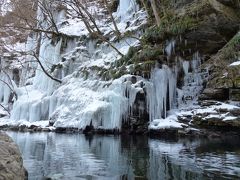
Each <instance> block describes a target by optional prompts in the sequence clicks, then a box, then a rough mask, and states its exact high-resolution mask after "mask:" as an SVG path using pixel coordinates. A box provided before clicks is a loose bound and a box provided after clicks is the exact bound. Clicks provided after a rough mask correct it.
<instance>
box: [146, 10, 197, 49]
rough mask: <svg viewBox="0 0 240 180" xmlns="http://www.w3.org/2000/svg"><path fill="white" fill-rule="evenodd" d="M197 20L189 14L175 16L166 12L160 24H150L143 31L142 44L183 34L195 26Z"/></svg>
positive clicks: (157, 41) (153, 42) (158, 42)
mask: <svg viewBox="0 0 240 180" xmlns="http://www.w3.org/2000/svg"><path fill="white" fill-rule="evenodd" d="M197 25H198V21H197V20H196V18H193V17H191V16H183V17H175V16H174V15H172V14H171V13H170V14H166V16H165V17H163V18H162V19H161V24H160V26H152V27H150V28H149V29H147V31H146V32H145V34H144V36H143V38H142V43H143V44H155V43H157V44H160V42H162V41H163V40H165V39H168V38H170V37H174V36H177V35H180V34H183V33H185V32H187V31H190V30H193V29H195V28H196V27H197Z"/></svg>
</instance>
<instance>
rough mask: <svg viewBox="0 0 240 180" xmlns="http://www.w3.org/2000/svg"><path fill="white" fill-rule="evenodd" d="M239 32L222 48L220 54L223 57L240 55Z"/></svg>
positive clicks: (230, 58)
mask: <svg viewBox="0 0 240 180" xmlns="http://www.w3.org/2000/svg"><path fill="white" fill-rule="evenodd" d="M239 52H240V33H238V34H237V35H235V36H234V37H233V38H232V39H231V40H230V41H229V42H228V43H227V45H226V46H225V47H224V48H223V50H222V55H223V58H224V59H227V60H232V59H234V58H237V57H238V56H239V55H240V53H239Z"/></svg>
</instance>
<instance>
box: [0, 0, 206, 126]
mask: <svg viewBox="0 0 240 180" xmlns="http://www.w3.org/2000/svg"><path fill="white" fill-rule="evenodd" d="M137 10H138V12H135V11H137ZM131 13H135V14H137V15H136V17H137V18H138V20H139V19H140V22H142V23H143V22H145V19H146V14H145V13H144V12H142V11H141V10H139V9H138V7H137V4H136V2H135V1H133V0H127V1H126V0H120V4H119V7H118V10H117V12H116V14H115V17H116V18H120V19H118V21H119V22H118V25H119V27H120V30H121V31H123V30H125V31H127V30H129V29H124V28H125V27H126V22H127V21H126V19H123V18H122V17H123V16H122V15H123V14H124V15H125V14H129V17H128V18H132V17H133V16H132V14H131ZM39 18H40V19H41V18H42V16H41V13H39ZM55 18H56V20H57V24H61V22H62V21H63V19H64V18H65V16H64V13H63V12H59V14H58V16H56V17H55ZM125 18H127V17H126V16H125ZM43 21H44V20H43ZM71 21H73V19H71V20H69V23H70V24H71ZM136 22H137V21H136ZM136 22H135V24H134V23H133V24H131V25H130V27H128V28H130V29H137V28H138V27H139V24H136ZM124 23H125V25H124V26H123V24H124ZM140 25H141V24H140ZM82 26H83V24H82V23H76V26H72V27H74V28H76V29H72V32H71V33H70V36H71V35H72V34H75V33H76V34H78V32H79V29H80V30H82V31H81V32H82V34H81V33H80V34H79V35H80V36H82V35H85V33H86V32H85V30H84V28H83V27H82ZM123 27H124V28H123ZM59 28H60V29H59V31H60V32H62V33H66V34H67V33H69V32H70V29H69V27H66V26H65V27H64V26H60V25H59ZM101 28H102V30H106V28H107V27H106V26H104V25H102V26H101ZM83 31H84V32H83ZM35 39H36V38H35V37H31V38H29V39H28V42H27V49H30V50H31V49H34V48H35V47H36V43H37V42H36V40H35ZM40 44H41V46H40V51H39V60H40V62H41V64H42V65H43V67H44V68H45V69H46V70H47V71H48V72H49V73H50V74H51V75H52V76H54V77H55V78H58V79H61V80H62V83H61V84H59V83H58V82H56V81H53V80H52V79H50V78H49V77H47V76H46V74H45V73H44V72H43V71H42V69H41V68H40V66H39V65H37V64H36V63H30V64H29V66H30V67H31V69H32V70H33V71H35V72H36V73H35V75H34V73H33V72H29V74H28V72H26V71H25V72H24V71H23V72H22V77H21V86H20V87H19V88H17V94H18V99H17V100H16V101H15V102H14V104H13V109H12V111H11V117H10V119H11V120H12V121H16V122H24V121H25V122H32V123H33V122H36V121H42V120H52V121H54V122H55V123H54V126H55V127H75V128H79V129H84V128H85V127H86V126H87V125H89V124H92V125H93V126H94V127H95V128H101V129H114V128H117V129H121V125H122V122H123V121H126V120H127V119H128V114H131V113H132V112H131V110H132V106H133V105H134V103H135V99H136V95H137V93H139V92H144V93H146V101H147V111H148V113H149V120H150V121H151V122H153V123H154V122H156V120H155V119H158V120H159V119H164V118H166V117H167V116H168V111H169V110H171V109H174V108H177V107H178V106H180V105H182V104H186V102H187V101H188V100H189V99H190V100H193V99H194V98H196V96H197V94H198V93H199V91H200V89H201V84H202V74H201V72H198V67H199V65H200V62H201V59H200V56H199V54H198V53H196V54H195V56H194V57H193V60H192V61H184V60H181V59H180V60H179V59H176V63H178V65H179V63H180V68H179V67H178V65H176V66H174V67H169V66H167V65H162V66H161V67H156V68H154V69H152V72H151V78H150V80H147V79H144V78H142V77H139V76H134V77H135V78H136V79H137V81H136V82H132V81H131V78H132V77H133V76H132V75H124V76H122V77H120V78H119V79H115V80H110V81H102V80H100V79H99V78H98V76H97V75H96V71H94V70H91V75H92V76H91V77H90V75H89V74H88V73H86V72H85V71H84V69H86V68H89V69H91V68H92V69H93V68H94V67H98V68H102V67H104V68H110V67H109V65H108V64H109V63H111V62H114V61H115V60H116V59H118V58H119V55H118V54H117V53H116V52H115V51H113V49H112V48H111V47H109V46H108V45H107V44H106V43H103V44H100V45H96V41H94V40H81V37H72V38H69V39H66V38H65V39H64V38H63V37H61V38H59V37H55V38H49V37H47V36H45V35H42V37H41V42H40ZM136 44H137V40H136V39H131V38H125V39H123V40H121V41H119V42H115V43H114V46H116V47H117V49H119V51H121V52H122V53H124V54H126V53H127V51H128V49H129V47H130V46H134V45H136ZM174 46H175V41H174V40H172V41H170V42H169V43H168V45H167V46H166V49H165V51H166V52H167V55H168V56H170V55H171V53H172V52H174ZM28 58H30V57H28ZM181 69H183V71H184V85H183V87H182V89H179V88H178V87H177V80H178V72H179V71H180V70H181ZM190 69H191V72H190ZM1 73H3V72H1ZM31 75H34V77H31ZM1 77H5V76H3V75H2V74H1ZM23 79H24V80H23ZM142 84H143V86H142ZM0 89H1V91H0V101H1V102H4V104H7V103H8V100H9V96H10V93H11V92H10V90H9V88H7V87H6V85H4V84H3V83H1V82H0ZM189 96H190V97H189ZM154 120H155V121H154ZM27 124H28V123H27ZM150 127H151V126H150Z"/></svg>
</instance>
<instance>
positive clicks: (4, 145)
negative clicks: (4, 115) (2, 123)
mask: <svg viewBox="0 0 240 180" xmlns="http://www.w3.org/2000/svg"><path fill="white" fill-rule="evenodd" d="M0 179H1V180H16V179H17V180H26V179H27V171H26V170H25V169H24V167H23V160H22V157H21V154H20V151H19V149H18V147H17V145H16V144H15V143H14V142H13V141H12V139H11V138H10V137H9V136H7V135H6V134H5V133H3V132H0Z"/></svg>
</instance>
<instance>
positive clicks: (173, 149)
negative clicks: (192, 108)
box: [8, 132, 240, 180]
mask: <svg viewBox="0 0 240 180" xmlns="http://www.w3.org/2000/svg"><path fill="white" fill-rule="evenodd" d="M8 134H9V135H10V136H11V137H12V138H13V139H14V141H15V142H17V144H18V145H19V147H20V149H21V151H22V153H23V158H24V165H25V167H26V168H27V170H28V172H29V177H30V178H29V179H31V180H35V179H36V180H38V179H43V178H44V177H51V178H52V179H68V180H71V179H72V180H75V179H111V180H114V179H153V180H155V179H156V180H161V179H164V180H165V179H171V180H174V179H176V180H179V179H201V180H202V179H216V178H217V179H224V178H226V179H227V178H229V179H233V178H239V177H240V141H238V140H237V141H236V140H235V141H234V143H231V141H229V140H228V141H203V140H201V141H200V140H198V141H189V140H184V139H182V140H178V141H164V140H153V139H148V138H147V137H129V136H93V137H91V136H84V135H79V134H55V133H33V134H30V133H18V132H8Z"/></svg>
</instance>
